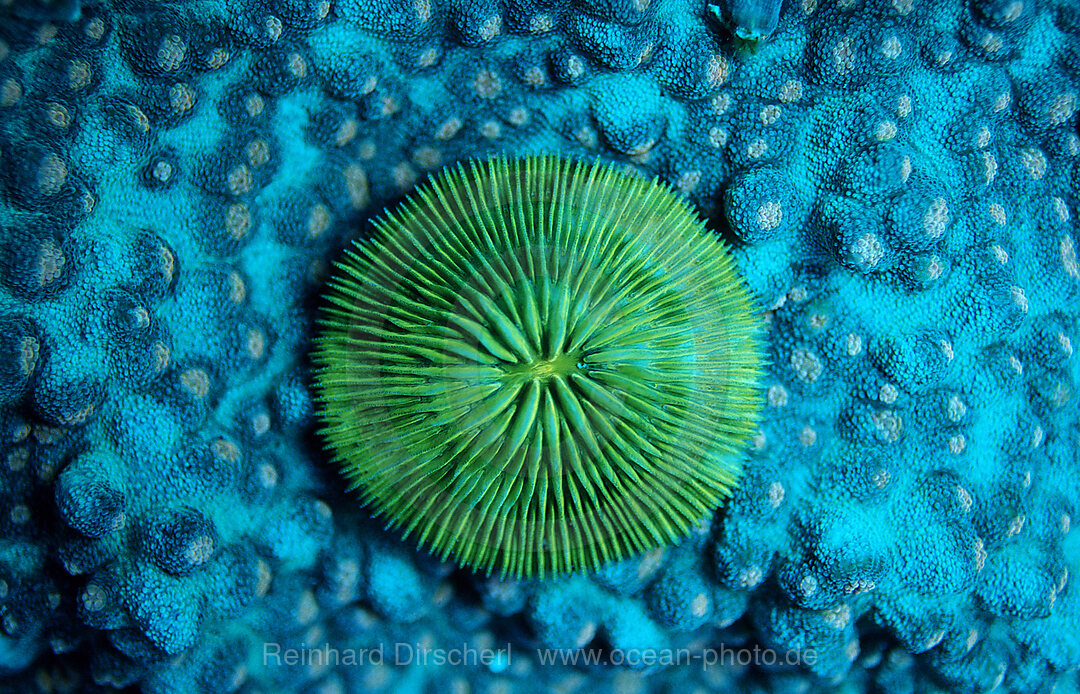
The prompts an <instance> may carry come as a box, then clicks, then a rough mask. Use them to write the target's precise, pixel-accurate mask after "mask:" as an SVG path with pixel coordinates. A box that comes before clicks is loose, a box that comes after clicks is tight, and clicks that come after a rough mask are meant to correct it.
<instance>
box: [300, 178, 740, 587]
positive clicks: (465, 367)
mask: <svg viewBox="0 0 1080 694" xmlns="http://www.w3.org/2000/svg"><path fill="white" fill-rule="evenodd" d="M328 299H329V308H328V310H327V311H326V313H325V316H324V319H323V321H322V326H323V332H322V336H321V338H320V340H319V342H318V348H317V351H316V354H315V361H316V364H317V365H318V367H319V371H318V390H319V396H320V400H321V403H322V408H321V415H322V421H323V425H324V426H323V433H324V434H325V436H326V439H327V441H328V442H329V444H330V446H331V447H332V448H333V449H334V451H335V452H336V456H337V460H338V462H339V463H340V464H341V466H342V469H343V471H344V473H345V475H346V476H347V477H348V478H349V479H350V480H351V481H352V482H353V483H354V485H355V486H356V487H357V488H359V490H360V491H361V493H362V494H363V496H364V498H365V500H367V501H368V502H370V503H371V505H372V506H373V507H374V508H375V509H377V510H378V511H381V512H382V513H383V514H384V515H385V516H386V517H387V518H388V519H389V520H390V522H391V523H392V524H394V525H397V526H401V527H402V528H404V530H405V532H406V533H407V534H412V533H415V534H416V535H417V536H418V537H419V540H420V542H421V543H422V544H425V545H428V546H430V547H431V548H433V550H434V551H435V553H436V554H438V555H440V556H442V557H445V556H448V555H453V556H455V557H456V559H457V560H458V561H459V562H460V563H462V564H466V565H472V566H475V567H477V568H479V569H481V570H485V571H497V572H499V573H500V574H512V575H517V576H539V577H544V576H547V575H551V574H559V573H564V572H568V571H574V570H579V569H591V568H595V567H597V566H599V565H601V564H603V563H605V562H608V561H611V560H614V559H618V558H621V557H624V556H627V555H629V554H633V553H636V552H639V551H642V550H644V549H648V548H651V547H655V546H657V545H660V544H664V543H668V542H673V541H676V540H678V539H679V538H680V537H682V536H684V535H685V534H686V533H687V532H688V530H689V529H690V528H691V527H692V526H693V525H695V524H696V523H698V522H699V521H700V520H701V519H703V518H705V517H706V516H707V515H708V514H709V513H710V511H712V510H713V509H714V508H715V507H716V506H717V504H718V503H719V502H720V501H721V500H722V499H724V498H725V497H726V496H728V495H729V494H730V492H731V490H732V488H733V487H734V485H735V484H736V482H737V477H738V473H739V467H740V462H739V460H740V458H739V453H740V449H741V447H742V445H743V443H744V442H745V441H746V439H747V438H748V437H749V435H750V433H751V432H752V431H753V429H754V426H755V418H756V413H757V408H758V397H757V387H756V384H757V381H758V378H759V364H760V359H761V357H760V352H761V348H760V344H759V333H758V319H757V318H756V317H755V315H754V314H753V312H752V308H751V297H750V295H749V293H748V291H747V290H746V288H745V287H744V285H743V283H742V281H741V280H740V278H739V277H738V275H737V273H736V268H735V265H734V262H733V260H732V258H731V256H730V255H729V254H728V252H727V250H726V249H725V247H724V245H723V243H722V242H721V241H719V240H718V239H717V238H716V237H715V236H714V235H713V234H712V233H710V232H709V231H708V230H706V229H705V227H704V225H703V224H702V222H701V221H700V220H699V219H698V218H697V216H696V215H695V214H694V212H693V211H692V210H691V209H690V208H689V207H688V206H687V205H686V204H685V203H684V202H683V201H681V200H680V199H679V198H678V197H676V196H675V195H674V194H673V193H672V192H671V191H670V190H668V189H667V188H666V187H664V186H662V185H660V184H658V183H656V182H650V181H647V180H645V179H641V178H637V177H630V176H627V175H624V174H621V173H619V172H617V171H615V170H614V169H612V168H609V167H605V166H601V165H598V164H597V165H589V164H582V163H575V162H572V161H566V160H561V159H558V158H555V157H532V158H524V159H517V160H503V159H493V160H490V161H488V162H486V163H480V164H478V163H473V164H471V165H469V166H468V167H460V166H459V167H458V168H456V169H452V170H449V171H447V172H444V173H443V174H442V175H440V176H438V177H437V178H436V179H435V180H434V181H433V182H432V183H431V184H429V185H427V186H423V187H421V188H420V189H419V190H418V191H417V193H416V194H414V195H413V196H412V197H411V198H410V199H409V200H408V201H407V202H406V203H405V204H404V205H402V206H401V207H400V208H398V209H396V210H395V211H393V212H391V213H390V214H389V215H387V216H386V217H385V218H384V219H382V220H381V221H380V222H379V223H378V224H377V233H376V235H375V237H374V238H372V239H370V240H367V241H362V242H357V243H356V244H355V245H354V247H353V248H352V249H351V250H349V251H347V252H346V255H345V258H344V260H343V261H342V262H340V263H339V264H338V266H337V271H336V272H335V275H334V279H333V281H332V282H331V291H330V294H329V296H328Z"/></svg>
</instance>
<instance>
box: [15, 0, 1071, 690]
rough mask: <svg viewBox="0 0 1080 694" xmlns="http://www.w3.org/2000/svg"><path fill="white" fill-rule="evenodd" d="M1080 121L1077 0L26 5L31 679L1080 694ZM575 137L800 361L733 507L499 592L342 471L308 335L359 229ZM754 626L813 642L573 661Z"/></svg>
mask: <svg viewBox="0 0 1080 694" xmlns="http://www.w3.org/2000/svg"><path fill="white" fill-rule="evenodd" d="M1078 99H1080V9H1078V7H1077V5H1076V3H1075V2H1072V1H1071V0H967V1H961V0H817V1H815V0H785V2H783V3H779V2H775V0H772V1H770V0H758V1H751V0H725V2H722V3H717V4H716V6H715V7H711V6H708V5H706V3H705V2H703V1H702V0H651V1H649V0H576V1H575V2H569V1H564V0H506V1H505V2H494V1H491V0H467V1H466V0H333V1H331V0H240V1H238V2H229V3H225V2H184V3H180V2H144V1H143V0H124V1H119V0H118V1H116V2H90V1H87V2H79V1H78V0H63V1H61V2H34V1H33V0H13V1H12V2H9V3H4V4H3V5H0V165H2V172H0V323H2V328H0V345H2V349H3V357H2V360H0V400H2V415H0V429H2V433H3V437H2V444H0V445H2V446H3V450H2V451H0V498H2V499H3V503H2V504H0V525H2V532H0V672H2V673H3V674H2V676H3V678H4V685H5V687H8V688H10V689H12V690H16V691H27V692H31V691H80V692H106V691H114V690H116V689H122V688H125V687H130V686H134V687H137V688H138V689H140V690H142V691H146V692H197V691H243V692H286V691H311V690H316V691H324V692H339V691H340V692H348V691H375V692H379V691H385V692H406V691H445V690H454V691H465V690H466V689H467V690H469V691H475V692H497V691H514V692H518V691H548V690H550V689H553V688H558V689H559V690H560V691H564V692H580V691H588V692H600V691H680V692H681V691H689V690H692V689H694V688H695V687H699V688H702V689H704V690H717V689H725V688H726V689H731V690H738V691H774V692H787V691H798V692H814V691H836V690H839V691H844V692H864V691H866V692H869V691H882V690H887V691H895V692H982V691H989V690H995V691H1003V692H1039V691H1050V690H1051V689H1054V691H1057V692H1076V691H1077V690H1078V688H1080V684H1078V674H1077V673H1078V669H1080V627H1078V625H1080V591H1078V590H1077V589H1076V586H1075V585H1074V584H1075V577H1076V575H1077V574H1078V569H1080V566H1078V564H1080V544H1078V543H1080V540H1078V534H1077V533H1076V532H1075V531H1074V530H1072V528H1071V524H1072V519H1073V518H1074V517H1075V516H1076V514H1077V510H1078V505H1080V491H1078V488H1077V485H1076V478H1077V477H1076V475H1077V472H1078V463H1077V450H1078V445H1080V422H1078V417H1080V414H1078V411H1080V409H1078V408H1077V407H1076V404H1075V398H1076V391H1077V384H1078V382H1080V367H1078V359H1077V357H1075V356H1074V354H1073V352H1074V344H1075V342H1076V340H1077V339H1078V330H1077V328H1078V316H1080V301H1078V294H1080V289H1078V285H1080V266H1078V261H1077V241H1078V238H1077V225H1076V215H1077V214H1078V212H1080V210H1078V209H1077V206H1078V203H1080V200H1078V197H1077V184H1076V180H1077V179H1078V170H1077V169H1078V162H1080V137H1078V134H1077V108H1078V105H1080V102H1078ZM540 151H546V152H555V153H561V154H565V155H584V156H589V157H597V156H599V157H601V158H602V159H604V160H607V161H612V162H615V163H617V164H618V165H620V166H622V167H625V168H628V169H633V170H637V171H640V172H642V173H644V174H646V175H648V176H650V177H651V176H654V175H659V176H660V177H661V178H662V179H663V180H665V181H666V182H668V183H670V184H671V185H672V186H673V187H675V188H676V189H677V190H679V191H681V192H682V193H683V194H685V195H686V196H687V198H688V199H689V200H690V201H691V202H692V203H693V204H695V205H696V206H697V207H698V208H700V209H701V210H703V211H704V212H705V213H706V214H707V215H709V216H710V217H711V218H712V224H713V227H714V228H715V230H716V232H717V233H719V234H721V235H724V236H726V237H728V238H729V239H731V240H732V241H734V242H735V250H736V255H737V256H738V261H739V265H740V266H741V268H742V272H743V274H744V276H745V277H746V279H747V281H748V283H749V284H750V285H751V287H752V289H753V290H754V292H755V294H756V295H757V296H758V297H760V299H761V307H760V308H761V311H762V312H763V314H764V316H765V318H766V320H767V321H768V335H767V343H768V349H769V359H770V366H769V367H768V371H767V374H766V376H765V382H764V386H765V398H766V404H765V407H764V410H763V416H762V421H761V426H760V433H759V434H758V435H757V437H756V438H755V439H754V443H753V446H752V448H751V450H750V452H749V460H748V465H747V473H746V475H745V476H744V479H743V480H742V482H741V486H740V488H739V490H738V492H737V493H736V495H735V497H734V498H733V499H732V500H731V502H730V503H729V504H728V505H727V506H726V507H725V508H724V509H723V510H722V512H720V513H718V514H717V515H716V517H715V518H714V519H712V522H711V523H707V524H705V525H703V527H702V528H700V530H699V532H696V533H694V534H693V535H692V536H691V537H690V538H689V539H687V540H686V541H684V542H683V543H681V544H680V545H678V546H677V547H672V548H667V549H660V550H656V551H654V552H650V553H648V554H645V555H643V556H638V557H633V558H630V559H627V560H624V561H621V562H619V563H617V564H613V565H610V566H607V567H604V568H602V569H601V570H599V571H597V572H592V573H588V574H584V575H573V576H569V577H566V578H562V579H559V580H556V581H544V582H524V581H512V580H507V581H500V580H497V579H491V578H485V577H482V576H475V575H473V574H471V573H469V572H464V571H461V570H458V569H456V567H455V566H454V565H453V564H444V563H440V562H437V561H434V560H433V559H432V558H431V557H430V556H428V555H426V554H424V553H423V552H418V551H416V550H415V549H414V548H413V547H412V546H411V545H409V544H407V543H403V542H401V541H400V538H398V537H397V536H395V535H394V534H392V533H387V532H385V531H384V530H383V529H381V528H380V527H379V526H378V525H377V524H375V523H373V522H372V521H370V519H369V518H368V517H367V514H365V513H364V511H363V510H362V509H357V508H356V504H355V501H354V499H352V498H350V497H349V496H348V495H346V494H344V493H343V492H342V490H341V488H340V487H341V485H340V484H339V483H338V481H337V480H336V479H335V474H336V473H335V472H334V471H333V470H332V469H328V466H327V465H326V464H325V461H324V460H322V459H321V453H320V451H319V450H318V447H317V446H314V445H313V444H312V441H311V438H310V431H311V428H312V404H311V399H310V391H309V386H310V383H309V380H308V378H309V377H308V373H309V365H308V364H307V363H305V356H304V355H305V354H306V353H307V349H308V345H309V340H310V335H311V330H312V320H313V318H312V317H313V308H312V306H313V303H314V302H315V298H316V297H317V296H318V294H319V291H320V288H321V287H322V283H323V281H324V278H325V273H326V269H327V267H328V263H329V261H330V259H332V258H334V257H335V256H336V254H337V253H338V252H339V251H340V249H341V248H342V247H343V246H344V244H345V243H346V241H347V240H348V239H349V238H351V237H352V236H354V235H355V233H356V229H357V228H362V227H363V224H364V223H365V220H367V219H368V218H370V217H371V216H373V215H375V214H376V213H377V212H378V211H379V210H381V209H382V207H383V206H385V205H387V204H391V203H392V202H393V201H395V200H399V199H400V198H401V197H402V196H404V195H405V194H406V193H407V192H408V191H410V190H412V189H413V187H414V186H415V185H416V184H417V182H418V181H419V180H421V179H422V178H423V177H424V176H425V175H426V174H427V173H428V172H432V171H436V170H438V169H440V168H441V167H443V166H444V165H446V164H450V163H452V162H455V161H458V160H464V159H470V158H476V157H481V156H485V155H489V154H493V153H496V154H524V153H534V152H540ZM506 642H510V643H512V645H513V654H514V658H513V661H512V662H511V663H504V662H502V661H500V664H499V666H497V667H495V666H492V665H487V666H485V665H483V664H481V663H476V664H469V665H462V666H460V667H430V666H426V665H417V664H415V663H414V664H412V665H395V664H394V663H392V662H382V663H379V664H376V663H373V662H371V661H370V659H369V660H368V661H367V662H366V663H365V664H364V665H363V666H359V665H358V666H355V667H345V666H337V667H335V666H332V665H326V664H325V663H323V664H321V665H312V664H311V663H310V662H307V663H305V664H295V665H288V664H286V663H280V664H279V663H274V662H268V661H267V660H266V659H265V658H264V657H263V656H264V652H265V649H264V645H265V644H269V643H274V644H280V645H281V647H282V648H283V649H288V648H293V649H302V648H311V649H318V648H321V647H322V646H323V644H333V646H334V647H336V648H340V649H348V648H351V649H355V650H357V651H359V650H360V649H365V648H366V649H369V650H370V649H374V648H376V647H377V646H378V645H379V644H386V647H387V648H390V649H392V648H393V645H392V644H395V643H410V644H420V645H422V646H423V647H425V648H437V647H442V646H447V647H450V646H451V645H453V646H454V647H456V646H458V645H460V644H463V643H467V644H469V645H470V646H471V647H473V648H476V649H484V648H492V649H494V648H500V647H502V644H503V643H506ZM720 644H723V645H726V646H727V647H730V648H742V649H755V648H758V649H762V648H764V649H772V650H774V651H776V652H777V653H790V652H799V653H810V652H813V653H814V654H815V656H816V657H815V658H813V660H812V661H811V659H810V658H805V659H803V660H802V661H801V663H800V664H799V665H794V666H784V667H776V666H768V664H767V663H766V665H765V666H761V667H756V666H749V667H742V666H740V665H739V664H735V665H728V666H722V663H717V664H716V665H715V666H713V667H707V668H706V667H686V666H681V665H668V666H665V665H664V664H663V663H653V662H645V661H644V660H641V659H636V660H632V661H631V660H627V659H622V660H619V661H617V662H616V661H615V660H614V659H610V660H607V661H605V662H606V663H608V664H606V665H603V666H594V667H589V668H583V667H582V666H581V665H577V666H575V665H574V664H573V663H570V662H565V661H558V662H553V661H551V660H550V659H548V660H545V661H543V662H541V660H540V658H539V656H538V655H537V654H538V653H547V652H549V651H550V649H562V651H561V652H564V653H579V652H587V650H588V649H592V648H600V649H602V650H604V651H605V652H607V653H608V655H614V654H616V653H621V654H627V653H632V652H636V653H643V652H647V651H650V650H651V651H652V652H656V651H657V650H662V649H686V650H687V652H692V653H701V652H705V650H706V649H714V648H716V647H717V646H718V645H720ZM582 648H584V649H586V651H578V650H577V649H582ZM538 649H539V651H538ZM1055 687H1056V689H1055Z"/></svg>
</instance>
